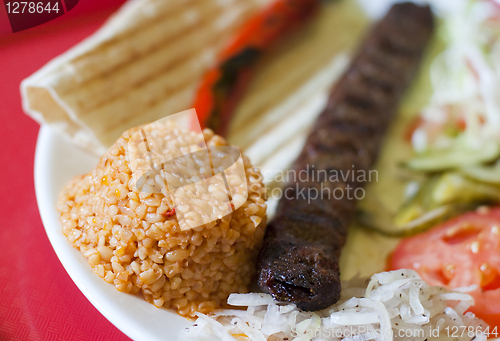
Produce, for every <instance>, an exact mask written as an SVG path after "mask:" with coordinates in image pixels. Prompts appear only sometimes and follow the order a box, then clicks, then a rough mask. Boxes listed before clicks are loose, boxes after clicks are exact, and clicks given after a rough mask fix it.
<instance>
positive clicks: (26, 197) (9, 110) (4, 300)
mask: <svg viewBox="0 0 500 341" xmlns="http://www.w3.org/2000/svg"><path fill="white" fill-rule="evenodd" d="M122 2H123V0H106V1H102V0H80V2H79V3H78V5H77V6H76V7H75V8H74V9H73V10H71V11H70V12H68V13H67V14H65V15H63V16H61V17H59V18H57V19H54V20H53V21H51V22H49V23H46V24H43V25H41V26H37V27H34V28H31V29H28V30H26V31H22V32H19V33H15V34H12V33H2V34H0V141H1V142H0V151H1V156H0V172H1V173H0V174H1V175H0V255H1V258H0V340H106V341H108V340H127V339H128V338H127V337H126V336H125V335H124V334H122V333H121V332H120V331H119V330H118V329H116V328H115V327H114V326H113V325H111V323H109V322H108V321H107V320H106V319H105V318H104V317H103V316H102V315H101V314H100V313H99V312H98V311H97V310H96V309H95V308H94V307H93V306H92V305H91V304H90V303H89V302H88V301H87V299H86V298H85V297H84V296H83V294H82V293H80V291H79V290H78V289H77V287H76V286H75V285H74V284H73V282H72V281H71V279H70V278H69V276H68V275H67V274H66V272H65V270H64V269H63V267H62V265H61V263H60V262H59V260H58V259H57V257H56V255H55V253H54V251H53V249H52V247H51V245H50V243H49V240H48V238H47V235H46V234H45V231H44V228H43V226H42V222H41V220H40V215H39V213H38V208H37V204H36V200H35V191H34V184H33V161H34V153H35V144H36V138H37V134H38V129H39V126H38V124H36V123H35V122H34V121H33V120H31V119H30V118H29V117H27V116H26V115H25V114H24V113H23V112H22V109H21V100H20V94H19V84H20V82H21V80H22V79H23V78H25V77H27V76H28V75H30V74H32V73H33V72H34V71H36V70H37V69H39V68H40V67H41V66H43V65H44V64H45V63H46V62H48V61H49V60H50V59H52V58H53V57H55V56H57V55H58V54H60V53H62V52H64V51H65V50H67V49H68V48H70V47H71V46H73V45H75V44H76V43H78V42H79V41H81V40H82V39H83V38H85V37H87V36H88V35H90V34H91V33H92V32H94V31H95V30H96V29H97V28H98V27H99V26H100V25H101V24H102V23H103V21H104V20H105V18H106V17H107V16H109V14H110V13H111V12H112V11H113V10H115V9H116V8H117V7H118V6H119V4H120V3H122ZM0 7H1V9H0V27H4V26H5V25H6V23H5V20H7V17H6V13H2V12H1V11H2V10H3V11H4V12H5V8H4V7H3V4H2V6H0ZM21 241H22V243H21Z"/></svg>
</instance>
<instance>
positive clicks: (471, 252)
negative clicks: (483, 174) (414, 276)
mask: <svg viewBox="0 0 500 341" xmlns="http://www.w3.org/2000/svg"><path fill="white" fill-rule="evenodd" d="M389 268H390V269H394V270H395V269H403V268H406V269H414V270H416V271H417V272H418V274H419V275H420V276H421V277H422V279H423V280H425V281H426V282H427V283H429V284H431V285H440V286H446V287H449V288H459V287H466V286H470V285H473V284H475V285H477V286H478V288H477V289H476V290H474V291H473V292H471V293H470V294H471V295H472V296H473V297H474V302H475V303H474V306H472V307H471V308H470V309H469V311H472V312H473V313H474V314H476V316H478V317H479V318H481V319H483V320H484V321H485V322H486V323H488V324H489V325H490V326H491V327H494V326H497V327H499V328H500V207H497V208H484V207H483V208H481V209H478V210H477V211H475V212H468V213H465V214H463V215H461V216H459V217H456V218H454V219H451V220H449V221H447V222H445V223H443V224H441V225H438V226H436V227H434V228H432V229H431V230H429V231H426V232H424V233H422V234H419V235H416V236H413V237H410V238H406V239H403V240H402V241H401V242H400V243H399V244H398V246H397V247H396V249H395V251H394V253H393V254H392V256H391V258H390V260H389Z"/></svg>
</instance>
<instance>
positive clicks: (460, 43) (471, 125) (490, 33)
mask: <svg viewBox="0 0 500 341" xmlns="http://www.w3.org/2000/svg"><path fill="white" fill-rule="evenodd" d="M430 2H431V3H432V4H433V5H434V1H430ZM435 2H439V1H437V0H435ZM445 14H446V15H443V18H442V24H441V25H440V26H439V27H438V30H437V33H438V34H439V35H440V37H441V38H442V39H443V41H444V43H445V44H446V49H445V50H444V51H443V52H442V53H441V54H440V55H439V56H438V57H437V58H435V60H434V61H433V63H432V66H431V70H430V76H431V83H432V88H433V89H432V90H433V95H432V97H431V99H430V102H429V103H428V105H427V106H426V107H425V108H424V109H423V111H422V114H421V117H422V119H423V124H421V125H420V127H419V128H418V129H416V130H415V132H414V133H413V136H412V144H413V147H414V149H415V151H416V152H417V153H422V152H425V151H428V150H437V149H438V150H440V149H442V150H447V149H454V150H457V149H458V150H464V149H466V150H480V149H481V148H483V147H484V145H486V144H492V143H494V144H498V142H499V141H500V91H499V89H500V2H499V1H495V0H469V1H463V0H455V1H454V2H453V4H451V5H450V7H448V10H447V11H446V13H445Z"/></svg>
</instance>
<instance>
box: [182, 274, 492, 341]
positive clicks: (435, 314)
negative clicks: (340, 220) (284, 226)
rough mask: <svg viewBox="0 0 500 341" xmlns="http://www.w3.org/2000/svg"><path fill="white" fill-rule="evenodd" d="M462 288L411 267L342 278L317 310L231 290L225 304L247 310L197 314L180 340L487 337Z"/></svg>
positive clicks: (354, 340)
mask: <svg viewBox="0 0 500 341" xmlns="http://www.w3.org/2000/svg"><path fill="white" fill-rule="evenodd" d="M465 291H466V290H462V291H461V292H459V291H451V290H448V289H445V288H442V287H436V286H430V285H428V284H427V283H425V282H424V281H422V280H421V279H420V277H419V276H418V274H417V273H416V272H415V271H413V270H397V271H390V272H382V273H379V274H376V275H373V276H372V277H371V279H370V280H369V281H368V280H362V279H353V280H351V281H348V282H344V283H343V287H342V295H341V299H340V300H339V301H338V302H337V303H336V304H335V305H333V306H331V307H329V308H327V309H325V310H322V311H318V312H305V311H301V310H299V309H297V307H296V306H295V305H294V304H284V303H277V302H275V301H274V300H273V299H272V297H271V296H269V295H267V294H261V293H251V294H232V295H231V296H229V298H228V304H230V305H233V306H237V307H247V309H246V310H238V309H224V310H222V309H221V310H216V311H214V312H213V313H211V314H210V315H204V314H201V313H198V319H197V320H196V322H195V323H194V324H193V326H192V327H190V328H188V329H185V330H183V331H182V332H181V335H180V337H179V340H182V341H194V340H197V341H212V340H222V341H235V340H238V341H240V340H252V341H329V340H343V341H363V340H376V341H385V340H412V341H424V340H427V341H431V340H454V341H462V340H472V339H474V341H480V340H486V339H487V337H486V335H485V334H484V333H487V332H488V330H489V328H488V327H487V325H486V324H485V323H484V322H483V321H481V320H480V319H478V318H476V317H475V316H474V314H472V313H470V312H467V313H465V314H464V312H465V311H466V310H467V308H468V307H469V306H471V305H472V304H473V299H472V297H471V296H469V295H467V294H466V293H465ZM455 330H458V331H459V332H456V333H454V331H455Z"/></svg>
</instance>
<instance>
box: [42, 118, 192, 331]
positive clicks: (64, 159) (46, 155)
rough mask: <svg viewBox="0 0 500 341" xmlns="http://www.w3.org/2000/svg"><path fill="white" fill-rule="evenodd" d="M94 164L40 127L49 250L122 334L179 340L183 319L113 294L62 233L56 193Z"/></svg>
mask: <svg viewBox="0 0 500 341" xmlns="http://www.w3.org/2000/svg"><path fill="white" fill-rule="evenodd" d="M97 161H98V159H97V158H95V157H93V156H91V155H89V154H87V153H85V152H83V151H82V150H80V149H78V148H76V147H74V146H73V145H71V144H70V143H68V142H67V141H66V140H65V139H64V138H63V137H61V136H59V135H58V134H57V133H55V132H54V131H53V130H51V129H49V128H48V127H46V126H42V127H41V129H40V132H39V134H38V142H37V146H36V153H35V192H36V199H37V202H38V208H39V210H40V215H41V217H42V222H43V225H44V226H45V231H46V232H47V235H48V237H49V240H50V242H51V244H52V247H53V248H54V250H55V252H56V254H57V257H58V258H59V260H60V261H61V263H62V265H63V266H64V268H65V269H66V271H67V272H68V274H69V276H70V277H71V279H72V280H73V282H75V284H76V285H77V286H78V288H79V289H80V290H81V292H83V294H84V295H85V296H86V297H87V298H88V300H89V301H90V302H91V303H92V304H93V305H94V306H95V307H96V308H97V310H99V311H100V312H101V314H103V315H104V316H105V317H106V318H107V319H108V320H109V321H110V322H111V323H112V324H114V325H115V326H116V327H117V328H118V329H120V330H121V331H122V332H123V333H125V334H126V335H127V336H129V337H130V338H132V339H134V340H148V341H149V340H163V341H177V338H178V334H179V332H180V331H181V330H182V329H183V328H186V327H188V326H190V325H191V323H190V322H189V321H188V320H187V319H185V318H183V317H181V316H179V315H178V314H176V313H175V312H173V311H170V310H167V309H158V308H156V307H155V306H153V305H152V304H149V303H147V302H146V301H144V300H143V299H142V298H141V297H139V296H134V295H127V294H123V293H121V292H119V291H118V290H116V289H115V287H114V285H111V284H109V283H106V282H105V281H103V280H102V278H100V277H99V276H97V275H96V274H94V272H93V271H92V269H91V267H90V266H89V264H88V263H87V260H86V259H85V257H83V255H82V254H81V253H80V251H78V250H77V249H75V248H73V247H72V246H71V244H70V243H69V242H68V241H67V239H66V237H65V236H64V235H63V234H62V231H61V225H60V223H59V214H58V212H57V210H56V209H55V203H56V201H57V197H58V194H59V192H60V191H61V189H62V188H63V186H64V185H65V184H66V183H67V182H68V181H69V180H70V179H71V178H73V177H74V176H76V175H79V174H83V173H86V172H89V171H91V170H92V168H93V167H94V166H95V165H96V164H97Z"/></svg>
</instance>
